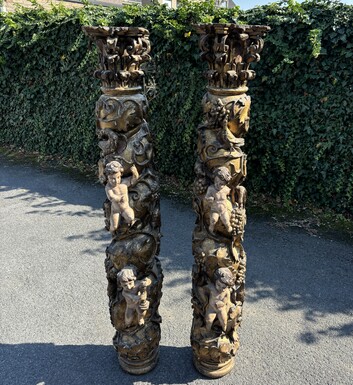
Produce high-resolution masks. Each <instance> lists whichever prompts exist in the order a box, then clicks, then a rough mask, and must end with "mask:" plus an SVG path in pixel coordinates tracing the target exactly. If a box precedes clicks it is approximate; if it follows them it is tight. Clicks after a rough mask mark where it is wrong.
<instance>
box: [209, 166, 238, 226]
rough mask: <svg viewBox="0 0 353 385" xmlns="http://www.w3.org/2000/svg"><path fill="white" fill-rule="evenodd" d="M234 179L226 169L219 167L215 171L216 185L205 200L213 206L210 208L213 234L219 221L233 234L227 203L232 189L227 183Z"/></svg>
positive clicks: (210, 187) (211, 188)
mask: <svg viewBox="0 0 353 385" xmlns="http://www.w3.org/2000/svg"><path fill="white" fill-rule="evenodd" d="M231 179H232V176H231V174H230V172H229V170H228V169H227V168H226V167H218V168H217V169H216V170H215V171H214V184H213V185H211V186H209V187H208V189H207V192H206V195H205V200H206V201H207V202H208V203H210V204H211V208H210V226H209V230H210V232H211V233H213V231H214V227H215V225H216V223H217V222H218V220H219V219H221V221H222V223H223V224H224V226H225V227H226V229H227V231H228V232H232V225H231V223H230V216H229V213H228V208H227V202H228V196H229V195H230V192H231V189H230V188H229V187H228V186H227V183H229V181H230V180H231Z"/></svg>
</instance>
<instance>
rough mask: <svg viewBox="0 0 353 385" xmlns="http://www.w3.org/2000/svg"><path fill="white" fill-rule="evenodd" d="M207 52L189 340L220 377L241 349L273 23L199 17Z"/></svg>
mask: <svg viewBox="0 0 353 385" xmlns="http://www.w3.org/2000/svg"><path fill="white" fill-rule="evenodd" d="M195 28H196V32H197V33H198V34H200V35H201V36H200V48H201V51H202V53H201V57H202V59H203V60H206V61H207V62H208V66H209V69H208V71H207V72H206V77H207V79H208V92H207V93H206V95H205V96H204V98H203V100H202V105H203V113H204V121H203V123H202V124H201V125H200V126H199V128H198V146H197V149H198V158H197V161H196V164H195V173H196V179H195V184H194V209H195V210H196V213H197V215H198V218H197V221H196V226H195V229H194V233H193V254H194V258H195V264H194V266H193V292H192V304H193V309H194V318H193V324H192V330H191V344H192V348H193V359H194V364H195V366H196V368H197V369H198V370H199V371H200V372H201V373H202V374H204V375H206V376H209V377H213V378H217V377H222V376H224V375H225V374H227V373H229V372H230V370H231V369H232V368H233V366H234V355H235V352H236V351H237V349H238V348H239V339H238V332H237V331H238V327H239V325H240V322H241V317H242V306H243V301H244V282H245V271H246V254H245V251H244V249H243V246H242V241H243V235H244V226H245V223H246V213H245V201H246V190H245V188H244V187H243V186H242V185H241V184H242V182H243V181H244V179H245V176H246V154H244V152H243V151H242V146H243V145H244V138H243V137H244V135H245V134H246V132H247V131H248V129H249V112H250V96H248V95H247V94H246V92H247V90H248V87H247V82H248V80H251V79H254V77H255V72H254V71H253V70H250V69H249V66H250V63H252V62H257V61H259V60H260V55H259V52H261V50H262V48H263V40H262V37H263V36H264V35H265V33H266V31H268V30H269V27H266V26H246V25H235V24H201V25H197V26H195Z"/></svg>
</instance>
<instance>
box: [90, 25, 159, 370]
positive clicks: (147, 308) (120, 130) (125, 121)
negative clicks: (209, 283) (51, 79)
mask: <svg viewBox="0 0 353 385" xmlns="http://www.w3.org/2000/svg"><path fill="white" fill-rule="evenodd" d="M83 30H84V32H85V33H86V34H87V35H88V36H89V38H90V39H91V40H92V41H93V42H94V43H95V44H96V46H97V48H98V53H99V64H100V69H99V70H97V71H95V74H94V75H95V77H97V78H99V79H101V81H102V88H101V89H102V92H103V95H101V97H100V98H99V100H98V102H97V104H96V119H97V135H98V138H99V143H98V145H99V147H100V149H101V158H100V160H99V178H100V181H101V182H102V183H103V184H104V185H105V191H106V195H107V199H106V201H105V202H104V214H105V218H106V220H105V224H106V229H107V230H108V231H110V232H111V234H112V242H111V244H110V245H109V246H108V247H107V251H106V260H105V267H106V272H107V279H108V296H109V308H110V316H111V322H112V324H113V326H114V327H115V329H116V334H115V336H114V338H113V344H114V347H115V349H116V350H117V352H118V356H119V362H120V365H121V367H122V368H123V369H124V370H126V371H127V372H129V373H133V374H142V373H146V372H148V371H150V370H151V369H153V368H154V366H155V365H156V363H157V360H158V352H159V340H160V322H161V318H160V316H159V314H158V306H159V302H160V298H161V295H162V292H161V289H162V279H163V275H162V269H161V266H160V262H159V260H158V259H157V258H156V256H157V255H158V253H159V244H160V212H159V181H158V177H157V175H156V171H155V168H154V164H153V147H152V139H151V134H150V131H149V128H148V124H147V122H146V120H145V119H146V111H147V100H146V98H145V96H144V95H143V94H142V88H141V84H142V79H143V76H144V73H143V71H142V70H141V69H140V65H141V64H142V63H144V62H147V61H149V60H150V56H149V55H148V53H149V52H150V42H149V32H148V31H147V30H146V29H144V28H132V27H83Z"/></svg>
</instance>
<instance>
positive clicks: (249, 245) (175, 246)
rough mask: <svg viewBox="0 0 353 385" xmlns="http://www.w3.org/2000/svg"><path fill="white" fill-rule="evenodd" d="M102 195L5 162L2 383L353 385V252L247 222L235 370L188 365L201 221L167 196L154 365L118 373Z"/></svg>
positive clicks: (1, 190) (0, 224)
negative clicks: (194, 236) (196, 234)
mask: <svg viewBox="0 0 353 385" xmlns="http://www.w3.org/2000/svg"><path fill="white" fill-rule="evenodd" d="M103 200H104V191H103V188H102V187H101V186H100V185H97V184H95V183H93V182H92V181H83V180H82V179H80V178H76V177H75V176H72V175H67V174H65V173H62V172H59V171H53V170H44V169H41V168H38V167H35V166H33V165H30V164H21V163H18V162H14V161H10V160H8V159H6V158H5V157H4V156H1V155H0V232H1V233H0V241H1V243H0V256H1V268H0V284H1V286H0V287H1V291H0V293H1V297H0V384H1V385H36V384H41V385H43V384H45V385H71V384H72V385H110V384H117V385H125V384H198V385H199V384H209V385H213V384H229V385H235V384H237V385H238V384H239V385H241V384H249V385H257V384H261V385H262V384H279V385H287V384H295V385H298V384H340V385H341V384H347V385H348V384H352V383H353V353H352V352H353V317H352V316H353V295H352V293H353V271H352V268H353V247H352V245H349V244H346V243H344V242H342V241H338V240H334V239H327V238H322V237H321V238H320V237H318V236H316V237H314V236H311V235H309V234H307V233H305V232H304V231H301V230H293V229H280V228H278V227H276V226H275V225H274V223H273V222H271V220H270V219H264V218H263V219H254V218H249V223H248V225H247V232H246V242H245V247H246V250H247V252H248V274H247V298H246V304H245V314H244V317H243V327H242V330H241V332H240V337H241V348H240V350H239V354H238V356H237V366H236V369H235V370H234V371H233V372H232V374H230V375H228V376H227V377H225V378H223V379H220V380H210V379H206V378H204V377H202V376H201V375H200V374H199V373H198V372H196V371H195V369H194V368H193V366H192V364H191V349H190V347H189V330H190V325H191V305H190V289H191V278H190V271H191V265H192V255H191V251H190V249H191V233H192V229H193V222H194V214H193V212H192V210H191V208H190V207H189V206H185V205H181V204H179V203H174V202H172V201H171V200H168V199H163V200H162V218H163V234H164V237H163V238H162V250H161V256H160V257H161V261H162V266H163V269H164V274H165V281H164V289H163V293H164V294H163V297H162V303H161V307H160V312H161V315H162V317H163V324H162V341H161V358H160V363H159V365H158V367H157V368H156V369H155V370H154V371H153V372H151V373H149V374H147V375H143V376H140V377H137V376H131V375H128V374H126V373H124V372H122V371H121V370H120V368H119V366H118V363H117V359H116V355H115V351H114V350H113V348H112V346H111V338H112V336H113V329H112V327H111V325H110V321H109V316H108V304H107V297H106V281H105V273H104V266H103V261H104V250H105V247H106V245H107V244H108V240H109V235H108V234H107V233H106V232H105V231H103V214H102V212H101V204H102V201H103Z"/></svg>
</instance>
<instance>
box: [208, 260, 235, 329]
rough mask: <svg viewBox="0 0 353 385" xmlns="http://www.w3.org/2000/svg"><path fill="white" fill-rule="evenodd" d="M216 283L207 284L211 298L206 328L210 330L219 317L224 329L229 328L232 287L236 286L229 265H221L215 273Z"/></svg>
mask: <svg viewBox="0 0 353 385" xmlns="http://www.w3.org/2000/svg"><path fill="white" fill-rule="evenodd" d="M214 281H215V283H214V284H213V283H209V284H208V285H207V287H208V289H209V300H208V305H207V308H206V314H205V321H206V330H207V331H210V330H211V328H212V325H213V322H214V320H215V319H216V317H217V319H218V321H219V323H220V325H221V328H222V330H223V331H224V332H225V331H226V329H227V319H228V313H229V310H230V308H231V307H232V306H233V307H234V305H233V304H232V302H231V298H230V295H231V288H232V287H233V286H234V277H233V274H232V272H231V271H230V270H229V269H228V268H227V267H221V268H219V269H217V270H216V271H215V273H214Z"/></svg>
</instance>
